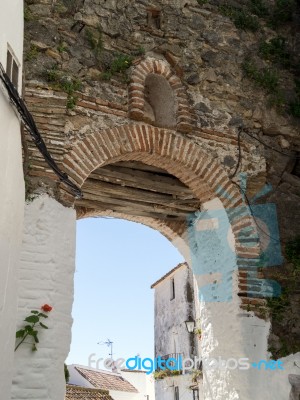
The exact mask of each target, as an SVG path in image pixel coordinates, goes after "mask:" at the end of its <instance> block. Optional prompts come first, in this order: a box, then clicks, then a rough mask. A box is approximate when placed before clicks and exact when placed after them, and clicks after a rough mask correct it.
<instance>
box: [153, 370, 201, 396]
mask: <svg viewBox="0 0 300 400" xmlns="http://www.w3.org/2000/svg"><path fill="white" fill-rule="evenodd" d="M191 384H192V382H191V377H190V375H179V376H174V377H168V378H165V379H160V380H157V381H156V382H155V399H156V400H174V398H175V397H174V387H175V386H177V387H178V391H179V399H180V400H191V399H193V391H192V390H191V389H190V385H191ZM198 386H199V400H204V397H203V390H202V382H201V381H200V382H199V385H198Z"/></svg>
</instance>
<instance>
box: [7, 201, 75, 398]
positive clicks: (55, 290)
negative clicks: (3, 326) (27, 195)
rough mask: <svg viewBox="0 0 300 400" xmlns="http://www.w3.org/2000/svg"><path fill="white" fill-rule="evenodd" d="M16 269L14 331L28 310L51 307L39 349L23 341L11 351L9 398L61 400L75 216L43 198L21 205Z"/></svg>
mask: <svg viewBox="0 0 300 400" xmlns="http://www.w3.org/2000/svg"><path fill="white" fill-rule="evenodd" d="M24 226H25V228H24V234H23V244H22V251H21V263H20V268H19V287H18V315H17V321H18V323H17V329H20V328H21V327H22V326H23V323H22V321H23V320H24V317H26V316H27V315H28V314H29V312H30V310H32V309H36V308H39V307H41V306H42V305H43V304H45V303H47V304H49V305H51V306H52V307H53V310H52V311H51V312H50V313H49V318H48V319H47V321H46V324H47V325H48V326H49V329H48V330H43V329H40V332H41V333H40V335H39V339H40V343H39V344H38V345H37V347H38V351H36V352H32V350H31V345H29V344H26V343H23V344H22V345H21V346H20V347H19V349H18V350H17V351H16V352H15V362H14V379H13V387H12V395H11V398H12V399H14V400H23V399H27V400H28V399H30V400H63V399H64V395H65V377H64V361H65V359H66V357H67V355H68V352H69V348H70V342H71V325H72V318H71V310H72V303H73V280H74V271H75V232H76V214H75V211H74V210H73V209H70V208H66V207H63V206H62V205H61V204H60V203H58V202H57V201H56V200H54V199H52V198H50V197H48V196H47V195H43V196H40V197H38V198H37V199H35V200H34V201H33V202H32V203H30V204H28V205H26V207H25V220H24Z"/></svg>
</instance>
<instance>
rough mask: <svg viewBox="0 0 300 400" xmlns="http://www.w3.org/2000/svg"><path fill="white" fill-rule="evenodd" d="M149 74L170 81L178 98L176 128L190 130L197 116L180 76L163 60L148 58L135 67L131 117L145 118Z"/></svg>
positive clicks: (129, 91) (130, 103)
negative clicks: (146, 82)
mask: <svg viewBox="0 0 300 400" xmlns="http://www.w3.org/2000/svg"><path fill="white" fill-rule="evenodd" d="M149 74H157V75H161V76H163V77H164V78H165V79H166V81H167V82H168V83H169V85H170V86H171V88H172V89H173V92H174V96H175V99H176V100H177V112H176V129H177V130H178V131H179V132H190V131H191V130H192V129H193V128H194V127H195V126H196V117H195V115H194V113H193V112H192V109H191V105H190V102H189V99H188V96H187V93H186V90H185V88H184V86H183V84H182V82H181V80H180V78H179V77H178V76H177V75H175V74H174V73H173V72H172V71H171V68H170V66H169V64H168V63H167V62H165V61H163V60H158V59H152V58H148V59H147V60H145V61H142V62H141V63H140V64H139V65H138V66H137V67H136V68H135V69H134V71H133V74H132V76H131V83H130V85H129V88H128V98H129V117H130V118H131V119H134V120H137V121H144V120H145V118H144V105H145V81H146V78H147V76H148V75H149Z"/></svg>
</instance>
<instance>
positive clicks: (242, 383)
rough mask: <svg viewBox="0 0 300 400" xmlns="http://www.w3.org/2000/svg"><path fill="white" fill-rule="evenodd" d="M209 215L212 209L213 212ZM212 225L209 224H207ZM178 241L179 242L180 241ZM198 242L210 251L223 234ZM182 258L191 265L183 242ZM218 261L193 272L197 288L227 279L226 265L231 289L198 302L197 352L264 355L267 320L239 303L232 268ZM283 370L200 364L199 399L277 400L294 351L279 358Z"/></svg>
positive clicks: (284, 393)
mask: <svg viewBox="0 0 300 400" xmlns="http://www.w3.org/2000/svg"><path fill="white" fill-rule="evenodd" d="M222 208H223V207H222V204H221V202H220V201H219V200H218V199H214V200H212V201H210V202H207V203H205V204H203V210H220V209H222ZM213 214H214V213H213ZM211 226H212V227H213V226H214V224H211ZM228 241H229V243H230V245H231V246H232V248H234V244H235V243H234V237H233V235H232V232H231V228H230V229H229V235H228ZM181 244H182V243H181ZM201 245H202V246H204V247H205V246H206V248H209V249H211V254H214V253H216V252H220V251H222V247H223V246H224V245H225V243H224V237H223V236H222V235H221V234H220V233H217V237H215V238H214V244H213V245H212V243H210V242H209V240H208V241H206V242H203V243H202V244H201ZM183 252H184V254H185V255H186V259H187V261H188V262H190V265H192V263H191V260H190V256H189V255H188V253H189V249H188V247H185V248H183ZM221 264H222V265H219V270H220V271H221V273H220V274H210V273H206V274H205V273H203V274H196V275H195V279H196V281H197V284H198V287H200V288H201V287H202V286H204V285H207V284H208V283H212V282H213V281H215V280H217V281H219V282H222V280H224V279H227V278H228V275H227V276H226V274H222V270H224V268H227V267H228V265H232V276H233V288H232V299H231V300H230V301H226V302H220V303H217V302H209V301H203V300H202V301H200V322H201V328H202V339H201V348H200V353H201V355H202V357H203V358H204V359H206V360H211V359H212V358H215V359H218V357H221V358H222V359H223V360H228V359H230V358H236V359H239V358H248V359H249V361H250V362H258V361H260V360H269V359H270V354H269V353H268V349H267V347H268V336H269V333H270V322H269V321H264V320H262V319H259V318H257V317H256V316H255V315H254V314H253V313H247V312H245V311H243V310H241V308H240V302H241V301H240V298H239V296H238V295H237V293H238V279H237V268H236V266H235V265H234V262H233V261H232V259H231V258H230V257H229V256H228V258H227V257H224V258H223V259H222V263H221ZM282 361H283V363H284V370H283V371H281V370H276V371H272V370H268V371H259V370H257V369H255V368H250V369H248V370H240V369H236V370H230V369H228V368H227V369H218V368H215V369H207V368H205V366H204V368H203V396H204V399H205V400H253V399H263V400H283V399H288V398H289V393H290V390H291V385H290V384H289V381H288V375H289V374H298V375H299V371H300V370H299V368H298V367H297V366H296V365H295V362H296V364H297V365H300V353H297V354H295V355H290V356H288V357H286V358H283V359H282Z"/></svg>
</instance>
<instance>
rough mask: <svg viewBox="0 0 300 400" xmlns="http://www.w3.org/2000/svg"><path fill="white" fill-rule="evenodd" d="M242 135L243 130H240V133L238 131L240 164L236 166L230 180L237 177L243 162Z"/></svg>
mask: <svg viewBox="0 0 300 400" xmlns="http://www.w3.org/2000/svg"><path fill="white" fill-rule="evenodd" d="M241 133H242V128H240V129H239V131H238V152H239V154H238V162H237V164H236V167H235V170H234V172H233V173H232V174H231V175H230V176H229V178H230V179H232V178H233V177H235V175H236V173H237V172H238V169H239V167H240V163H241V160H242V148H241Z"/></svg>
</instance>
